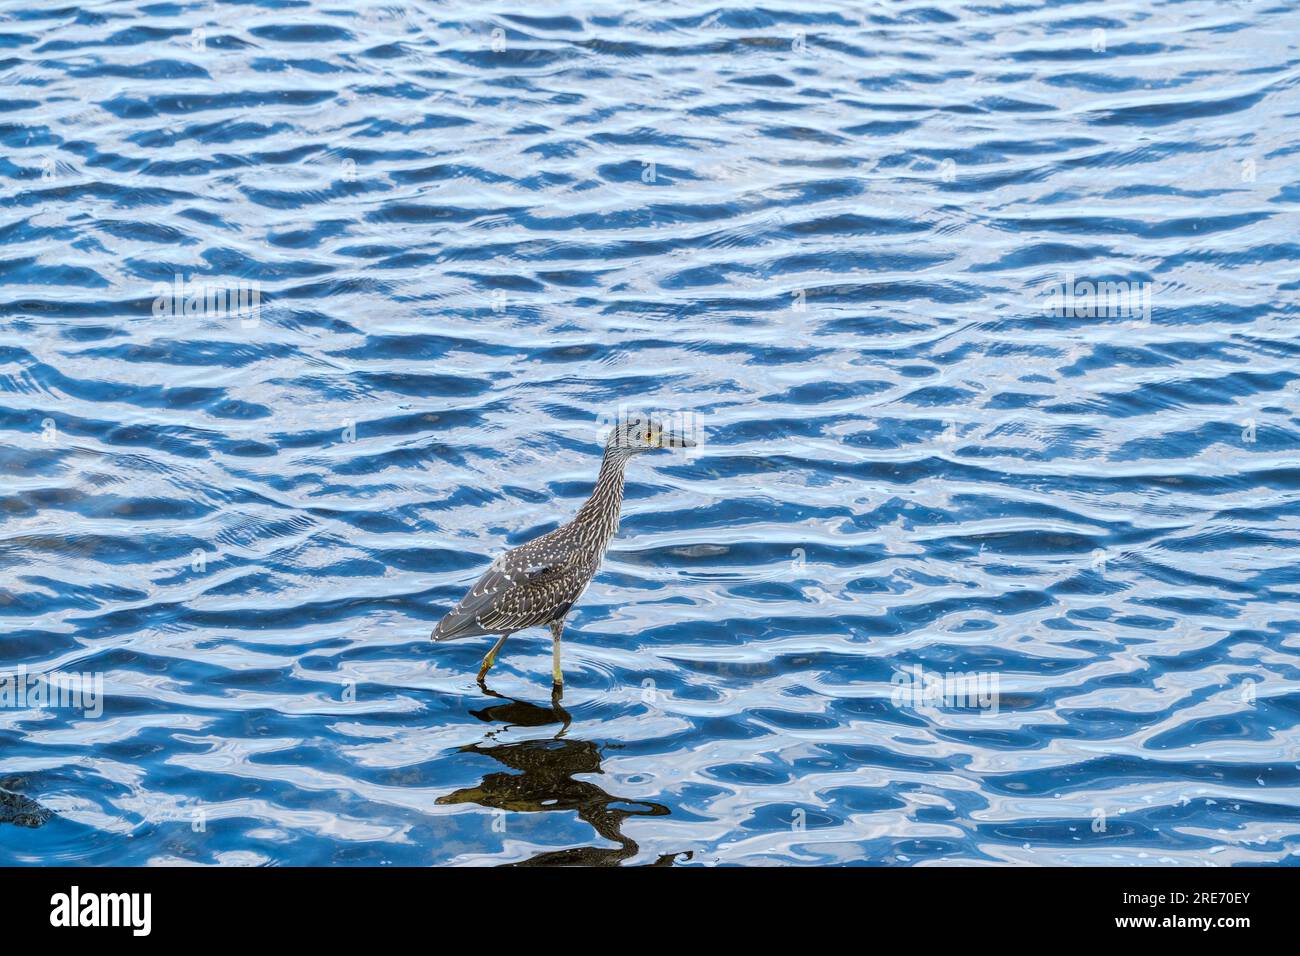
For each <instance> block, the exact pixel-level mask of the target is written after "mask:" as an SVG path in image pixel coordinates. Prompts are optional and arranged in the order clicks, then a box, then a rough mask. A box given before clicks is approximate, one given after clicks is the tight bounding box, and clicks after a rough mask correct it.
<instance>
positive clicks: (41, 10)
mask: <svg viewBox="0 0 1300 956" xmlns="http://www.w3.org/2000/svg"><path fill="white" fill-rule="evenodd" d="M521 9H524V5H518V6H510V5H500V4H481V3H473V4H471V3H452V4H437V5H435V4H418V5H416V4H405V3H402V4H399V3H380V4H371V5H352V4H319V3H305V2H290V0H275V2H272V0H264V2H239V3H235V2H217V3H208V2H175V3H171V2H153V3H141V2H113V3H105V2H96V3H88V4H86V5H84V6H82V7H80V8H79V7H78V6H75V5H67V6H59V5H57V4H50V3H33V2H31V0H24V2H19V3H12V2H5V3H4V4H3V5H2V6H0V14H2V15H0V330H2V332H0V476H2V477H3V481H2V482H0V626H2V627H3V639H2V640H0V670H4V671H7V672H10V673H13V674H16V673H17V672H18V669H20V668H25V669H26V672H27V673H28V674H29V675H42V674H44V675H56V674H64V675H67V674H87V675H91V678H90V679H93V678H94V677H95V676H97V677H98V678H99V679H101V680H102V684H103V693H104V698H103V701H102V706H103V712H102V714H101V715H99V716H95V715H94V714H93V713H91V712H89V711H88V710H86V709H85V708H83V709H82V710H76V709H74V708H70V707H53V706H45V707H33V706H31V701H30V700H28V701H27V702H26V704H25V705H22V704H19V703H18V702H17V698H14V700H13V701H11V702H10V703H9V704H8V705H7V706H4V707H3V708H0V788H3V790H4V792H5V794H6V796H5V797H4V800H3V801H0V820H4V821H6V822H0V862H3V863H31V864H38V863H65V864H66V863H75V864H168V863H200V864H332V863H344V864H437V863H457V864H496V863H513V862H525V861H531V862H539V863H554V862H575V861H577V862H588V863H622V864H649V863H672V864H677V865H710V864H781V863H799V864H815V863H871V864H894V865H920V864H935V863H946V864H947V863H964V864H990V863H1006V862H1032V863H1041V864H1125V865H1128V864H1133V865H1141V864H1155V863H1172V864H1179V865H1204V864H1218V865H1225V864H1246V863H1254V864H1258V863H1273V862H1296V860H1297V848H1298V847H1300V812H1298V811H1297V799H1298V798H1300V764H1298V761H1300V746H1298V742H1297V725H1298V724H1300V686H1298V685H1297V681H1298V680H1300V601H1298V600H1297V599H1298V598H1300V589H1298V587H1297V585H1298V584H1300V574H1297V571H1296V566H1297V561H1298V559H1300V520H1298V518H1297V507H1296V506H1297V501H1298V499H1300V458H1298V451H1297V450H1298V449H1300V418H1298V416H1300V340H1298V339H1297V334H1296V328H1297V326H1296V321H1297V312H1298V311H1300V310H1298V309H1297V301H1298V300H1297V290H1298V289H1300V242H1298V240H1297V236H1300V229H1298V227H1300V217H1297V208H1298V206H1300V95H1298V87H1300V47H1298V46H1297V37H1300V11H1297V9H1296V8H1295V6H1294V4H1291V3H1289V2H1285V3H1276V2H1268V0H1264V2H1208V0H1189V2H1182V3H1162V2H1135V3H1131V4H1114V3H1104V2H1080V3H1067V2H1059V3H1049V4H1047V5H1040V4H1037V3H1035V4H1009V3H1007V4H1001V3H994V4H981V3H956V2H909V0H898V2H895V0H885V2H876V3H867V2H864V3H840V4H830V3H818V2H806V3H805V2H799V0H779V2H778V3H776V4H775V5H766V6H761V7H758V8H753V7H743V6H717V5H714V4H711V3H702V4H690V3H681V4H678V3H641V4H635V5H633V4H615V3H583V2H563V3H557V4H547V5H545V6H544V7H543V6H540V5H539V6H537V7H536V9H537V10H544V11H545V12H535V13H530V14H523V13H520V12H519V11H520V10H521ZM200 28H201V30H202V32H201V33H199V32H195V31H196V30H197V29H200ZM177 275H179V276H181V278H182V280H183V281H184V282H186V283H194V282H202V283H207V284H211V285H216V286H219V287H222V288H227V289H235V288H237V287H238V286H239V284H240V283H245V284H249V287H250V288H253V289H255V290H256V291H257V293H258V295H259V297H260V298H259V299H258V303H259V304H258V307H257V311H256V312H252V311H250V312H249V313H247V314H236V312H235V311H233V310H231V309H229V308H228V309H227V310H226V311H225V312H224V313H223V312H222V311H221V310H220V309H219V308H214V309H212V310H211V311H202V310H201V311H200V312H199V313H198V314H186V313H185V310H184V308H182V309H181V310H180V312H181V314H179V315H177V314H169V313H168V311H167V310H168V309H169V308H170V305H167V306H165V307H160V308H161V309H162V311H161V312H160V313H159V314H155V311H157V310H156V309H155V305H156V301H155V300H156V299H158V298H159V297H160V295H159V293H158V292H156V291H155V287H156V286H157V285H158V284H159V283H163V284H164V287H165V286H166V285H167V284H171V283H173V282H174V281H175V277H176V276H177ZM1066 282H1069V283H1070V286H1069V291H1070V294H1071V295H1074V294H1075V293H1076V292H1080V291H1081V290H1083V289H1084V286H1082V285H1075V283H1084V282H1093V283H1097V282H1116V283H1128V284H1129V285H1126V286H1124V287H1123V288H1126V289H1131V290H1137V291H1136V292H1135V293H1134V295H1135V296H1137V298H1135V299H1133V300H1132V301H1134V302H1146V303H1147V305H1149V309H1148V308H1146V307H1143V308H1141V309H1130V310H1129V311H1128V312H1123V311H1122V310H1119V307H1118V306H1116V307H1115V308H1111V306H1110V304H1109V300H1108V304H1107V310H1108V311H1104V313H1103V314H1098V310H1096V309H1094V310H1092V311H1089V309H1088V308H1084V309H1082V310H1079V309H1076V308H1074V304H1076V303H1077V299H1076V300H1074V301H1073V302H1072V304H1071V306H1070V307H1069V308H1066V307H1064V306H1062V307H1060V308H1057V307H1054V306H1052V305H1051V302H1052V301H1053V298H1052V296H1053V294H1054V293H1053V292H1052V290H1053V289H1056V288H1060V285H1061V284H1062V283H1066ZM1081 294H1082V293H1081ZM1062 295H1064V293H1062ZM1143 297H1146V298H1143ZM1094 301H1099V300H1094ZM205 302H206V300H205ZM205 308H206V305H205ZM620 405H627V406H631V407H634V408H639V409H648V410H663V411H665V412H669V411H682V412H692V413H695V414H696V415H698V422H699V423H700V425H701V426H702V428H703V435H704V438H705V441H704V443H703V445H702V446H701V448H700V449H699V451H698V454H695V455H693V456H692V457H686V456H683V455H671V454H666V453H665V454H662V455H655V456H644V457H642V458H638V459H637V460H635V461H634V462H633V463H632V465H631V467H630V472H629V480H628V499H627V501H626V504H625V507H624V519H623V524H622V529H621V531H620V533H619V535H618V537H617V538H616V539H615V541H614V543H613V546H612V549H611V551H610V553H609V555H608V557H607V560H606V563H605V565H604V568H603V570H602V572H601V574H600V575H599V576H598V577H597V579H596V580H595V581H594V583H593V584H592V585H591V587H590V588H589V590H588V591H587V593H586V595H585V596H584V597H583V599H582V601H581V602H580V603H579V605H578V606H577V608H576V609H575V611H574V612H573V613H572V614H571V615H570V618H569V630H568V633H567V639H566V643H565V668H566V672H567V679H568V683H567V686H566V689H565V695H564V699H563V709H562V710H556V709H553V708H552V706H551V702H550V641H549V636H548V635H547V633H546V632H545V630H543V629H536V630H534V631H531V632H527V633H525V634H522V635H520V636H518V637H516V638H514V639H513V640H512V642H511V643H510V644H508V645H507V650H506V654H505V656H504V657H503V659H502V661H501V663H500V664H498V666H497V668H496V670H495V671H494V672H493V673H492V675H491V679H490V682H489V687H490V689H491V691H492V692H493V693H492V694H485V693H484V692H482V691H481V690H480V689H479V688H478V686H477V685H476V684H475V681H474V674H475V670H476V668H477V665H478V661H479V659H480V657H481V656H482V655H483V653H484V652H485V651H486V650H487V647H488V645H489V643H490V641H489V640H488V639H486V638H480V639H477V640H466V641H459V642H455V643H451V644H444V645H440V646H436V647H435V646H434V645H432V644H431V643H430V641H429V640H428V636H429V632H430V630H431V628H432V626H433V624H434V623H435V621H436V620H437V619H438V618H439V617H440V616H441V614H442V613H443V612H445V610H446V609H448V608H449V607H450V606H451V605H452V604H453V603H454V602H455V601H456V600H457V599H458V598H459V597H460V595H461V594H462V593H463V591H464V589H465V588H466V587H467V586H468V584H469V583H470V582H472V581H473V580H474V578H475V577H476V576H477V575H478V574H479V573H480V572H481V571H482V570H483V569H484V568H485V567H486V565H487V564H488V562H489V561H490V560H491V559H492V557H493V556H494V555H496V554H498V553H500V552H501V550H502V549H503V548H505V547H507V546H510V545H513V544H518V543H520V542H522V541H524V540H527V539H528V538H529V537H531V536H533V535H535V534H537V533H540V532H542V531H545V530H549V529H550V528H552V527H555V526H556V524H558V523H559V522H561V521H564V520H567V518H568V517H569V516H570V515H571V514H572V513H573V512H574V511H575V510H576V509H577V507H578V506H579V504H580V503H581V502H582V500H583V498H584V497H585V496H586V494H587V493H588V492H589V491H590V487H591V483H592V481H593V480H594V478H595V474H596V469H597V467H598V464H599V454H600V445H599V440H600V439H599V431H598V424H599V423H600V422H601V421H602V416H605V417H608V416H611V415H615V414H617V413H618V410H619V407H620ZM917 668H920V673H921V674H923V675H924V674H930V675H940V676H942V675H953V679H954V680H966V679H970V680H973V681H975V682H976V683H977V685H979V682H980V681H983V682H984V684H982V685H979V686H984V687H986V688H988V687H991V686H994V685H995V686H996V695H995V696H989V697H988V698H987V699H981V700H976V701H975V702H974V703H972V701H971V700H970V699H964V700H963V699H952V700H950V699H944V700H941V701H938V702H927V701H925V700H920V701H918V700H909V699H908V698H907V697H906V695H905V694H901V693H900V689H901V688H903V687H905V686H907V685H905V684H902V683H900V681H901V680H903V679H905V678H910V677H912V676H915V675H916V674H917V673H918V671H917Z"/></svg>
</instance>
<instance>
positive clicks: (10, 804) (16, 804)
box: [0, 790, 54, 827]
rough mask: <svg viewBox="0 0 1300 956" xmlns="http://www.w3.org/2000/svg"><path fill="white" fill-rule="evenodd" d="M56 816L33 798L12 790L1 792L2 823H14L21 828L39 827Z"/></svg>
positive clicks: (0, 820)
mask: <svg viewBox="0 0 1300 956" xmlns="http://www.w3.org/2000/svg"><path fill="white" fill-rule="evenodd" d="M52 816H54V812H53V811H52V810H47V809H46V808H45V807H43V806H41V805H40V804H39V803H37V802H36V801H35V800H33V799H32V798H31V797H25V796H23V795H22V794H21V793H14V792H13V791H12V790H0V823H13V824H16V825H17V826H20V827H39V826H42V825H44V824H45V822H46V821H48V820H49V819H50V817H52Z"/></svg>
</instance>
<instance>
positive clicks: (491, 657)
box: [478, 634, 510, 684]
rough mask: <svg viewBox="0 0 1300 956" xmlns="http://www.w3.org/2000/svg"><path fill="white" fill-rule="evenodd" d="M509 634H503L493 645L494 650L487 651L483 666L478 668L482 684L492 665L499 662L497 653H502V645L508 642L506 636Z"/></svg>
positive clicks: (479, 680) (479, 679)
mask: <svg viewBox="0 0 1300 956" xmlns="http://www.w3.org/2000/svg"><path fill="white" fill-rule="evenodd" d="M509 636H510V635H509V634H502V635H501V636H500V637H499V638H498V639H497V642H496V643H495V644H493V645H492V650H490V651H488V652H487V657H485V658H483V666H482V667H480V668H479V669H478V682H479V683H480V684H481V683H483V680H484V678H486V677H487V672H488V671H490V670H491V669H492V665H493V664H495V663H496V662H497V655H498V654H500V653H501V645H502V644H504V643H505V642H506V638H507V637H509Z"/></svg>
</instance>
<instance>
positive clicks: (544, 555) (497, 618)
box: [432, 417, 695, 698]
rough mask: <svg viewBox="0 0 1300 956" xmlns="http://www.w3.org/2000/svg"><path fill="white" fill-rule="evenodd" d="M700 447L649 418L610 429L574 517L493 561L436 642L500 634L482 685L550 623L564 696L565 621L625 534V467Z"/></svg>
mask: <svg viewBox="0 0 1300 956" xmlns="http://www.w3.org/2000/svg"><path fill="white" fill-rule="evenodd" d="M694 445H695V442H694V441H692V440H691V439H689V438H687V437H686V436H684V435H674V434H671V433H669V432H666V431H664V429H663V427H662V426H661V425H659V424H658V423H657V422H655V421H652V420H651V419H649V418H640V417H638V418H629V419H626V420H623V421H620V422H619V423H618V425H616V426H615V427H614V428H613V429H611V430H610V433H609V440H608V441H607V442H606V443H605V460H604V461H603V462H602V463H601V466H600V477H598V478H597V479H596V488H595V490H594V491H592V493H591V497H590V498H588V499H587V503H586V504H584V505H583V506H582V507H581V508H579V509H578V513H577V515H576V516H575V517H574V519H573V520H572V521H570V522H569V523H568V524H566V525H561V526H560V527H558V528H556V529H555V530H554V531H548V532H547V533H546V534H544V535H541V536H540V537H537V538H534V539H533V540H532V541H529V542H527V543H526V544H521V545H520V546H519V547H517V548H512V549H511V550H509V551H507V552H506V553H505V554H503V555H501V556H500V557H499V558H497V559H496V560H495V561H493V562H492V565H491V566H490V567H489V568H488V569H487V571H486V572H485V573H484V574H483V576H482V577H481V578H479V579H478V583H477V584H475V585H474V586H473V587H472V588H470V589H469V593H467V594H466V595H465V596H464V597H463V598H461V601H460V603H459V604H457V605H456V606H455V607H454V608H453V609H452V610H451V611H450V612H449V613H448V614H447V616H446V617H444V618H443V619H442V620H441V621H439V622H438V626H437V627H436V628H434V630H433V635H432V636H433V639H434V640H435V641H451V640H455V639H457V638H461V637H477V636H479V635H482V634H499V635H500V637H499V638H498V639H497V642H496V643H495V644H493V645H492V649H491V650H490V651H488V653H487V656H486V657H484V658H483V665H482V666H481V667H480V668H479V672H478V681H479V684H480V685H482V684H483V683H484V680H485V678H486V677H487V672H488V671H489V670H491V669H492V665H493V664H495V663H496V660H497V656H498V655H499V654H500V653H501V645H503V644H504V643H505V642H506V638H507V637H509V636H510V635H511V634H513V633H515V632H516V631H522V630H523V629H524V628H526V627H536V626H538V625H541V624H548V625H550V628H551V637H552V638H553V639H554V644H553V647H552V651H551V661H552V663H551V678H552V680H553V681H554V686H553V687H552V690H551V693H552V696H554V697H556V698H558V697H560V696H561V694H562V693H563V688H564V674H563V673H562V672H561V670H560V635H561V634H562V633H563V631H564V616H565V615H566V614H568V613H569V609H570V608H571V607H573V605H574V603H575V602H576V601H577V600H578V598H580V597H581V596H582V592H583V591H585V590H586V589H587V585H588V584H590V583H591V579H592V578H593V577H595V575H596V570H597V569H598V568H599V567H600V560H601V558H603V557H604V556H605V549H606V547H608V546H609V539H610V538H612V537H613V536H614V532H615V531H617V530H618V513H619V509H620V507H621V506H622V504H623V469H624V467H625V466H626V465H627V463H628V461H629V460H630V459H631V458H632V457H633V456H634V455H638V454H640V453H641V452H646V451H656V450H658V449H661V448H691V447H693V446H694Z"/></svg>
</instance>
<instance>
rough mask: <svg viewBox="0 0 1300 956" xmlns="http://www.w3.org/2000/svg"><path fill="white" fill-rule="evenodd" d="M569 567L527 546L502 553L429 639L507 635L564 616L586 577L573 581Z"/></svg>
mask: <svg viewBox="0 0 1300 956" xmlns="http://www.w3.org/2000/svg"><path fill="white" fill-rule="evenodd" d="M530 551H531V553H530ZM569 563H570V562H569V560H568V559H566V558H552V557H551V556H549V555H546V556H543V555H541V554H539V553H537V551H535V550H531V549H528V546H525V547H524V548H520V549H518V551H513V552H507V553H506V554H505V555H503V556H502V557H501V558H499V559H497V560H496V561H494V562H493V563H492V566H491V567H489V568H488V569H487V571H486V572H485V573H484V574H483V576H482V577H481V578H479V579H478V581H477V583H475V585H474V586H473V587H472V588H470V589H469V593H467V594H466V595H465V596H464V597H463V598H461V601H460V603H459V604H457V605H456V607H454V608H453V609H452V610H451V611H450V612H449V613H448V614H447V616H446V617H444V618H443V619H442V620H441V621H439V622H438V626H437V627H436V628H434V631H433V639H434V640H435V641H450V640H454V639H456V638H458V637H476V636H478V635H480V634H508V633H510V632H511V631H519V630H523V629H524V628H526V627H533V626H534V625H538V624H547V623H549V622H550V621H553V620H555V619H556V618H559V617H563V616H564V615H565V614H566V613H567V612H568V610H569V608H570V607H571V606H572V605H573V602H574V601H575V600H577V598H578V595H579V594H581V593H582V587H583V585H584V584H585V583H586V580H585V578H583V579H582V580H579V579H578V577H577V576H576V575H575V574H574V573H573V571H574V569H571V568H570V567H569Z"/></svg>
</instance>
